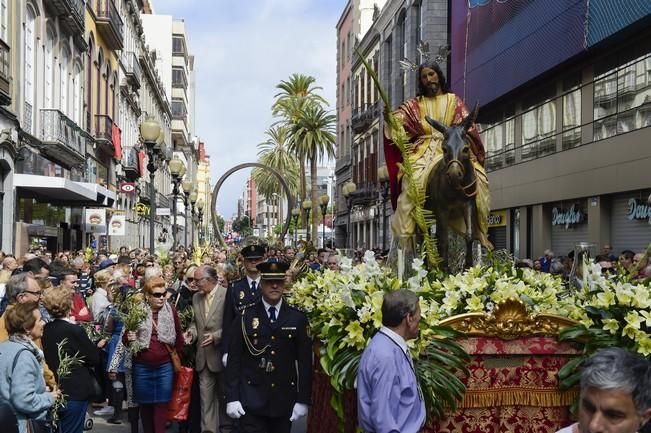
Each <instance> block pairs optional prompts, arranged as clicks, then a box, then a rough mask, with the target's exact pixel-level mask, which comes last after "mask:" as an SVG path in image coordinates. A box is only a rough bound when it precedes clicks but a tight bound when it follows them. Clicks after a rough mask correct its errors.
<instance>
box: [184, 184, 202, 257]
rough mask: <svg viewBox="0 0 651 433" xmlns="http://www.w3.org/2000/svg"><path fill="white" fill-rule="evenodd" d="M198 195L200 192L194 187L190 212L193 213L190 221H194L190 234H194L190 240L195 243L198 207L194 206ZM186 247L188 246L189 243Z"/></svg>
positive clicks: (191, 194)
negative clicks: (195, 220) (195, 217)
mask: <svg viewBox="0 0 651 433" xmlns="http://www.w3.org/2000/svg"><path fill="white" fill-rule="evenodd" d="M198 196H199V193H198V192H197V190H196V189H193V190H192V192H191V193H190V212H191V213H192V218H190V222H191V223H192V230H190V236H192V239H190V241H191V242H192V243H193V244H194V216H195V214H196V209H195V208H194V205H195V203H196V202H197V197H198ZM193 246H194V245H193ZM185 247H186V248H187V245H186V246H185Z"/></svg>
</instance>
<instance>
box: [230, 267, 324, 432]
mask: <svg viewBox="0 0 651 433" xmlns="http://www.w3.org/2000/svg"><path fill="white" fill-rule="evenodd" d="M288 268H289V265H288V264H287V263H284V262H264V263H261V264H259V265H258V269H259V270H260V272H261V277H262V290H261V291H262V298H261V299H260V300H259V301H258V302H256V303H255V305H253V306H251V307H249V308H247V309H246V310H245V311H244V314H242V315H241V317H240V319H239V320H237V322H239V323H237V326H233V328H232V334H231V342H230V348H229V358H228V365H227V367H226V401H227V402H228V403H227V405H226V412H227V414H228V416H230V417H231V418H238V419H240V431H241V432H242V433H253V432H255V433H258V432H266V433H289V432H290V430H291V423H292V421H295V420H297V419H299V418H301V417H303V416H305V415H307V410H308V405H309V404H310V396H311V384H312V352H311V348H312V340H311V339H310V337H309V336H308V333H307V328H308V321H307V317H306V316H305V314H304V313H303V312H301V311H299V310H297V309H295V308H293V307H292V306H290V305H287V302H286V301H284V300H283V297H282V295H283V292H284V290H285V273H286V272H287V269H288Z"/></svg>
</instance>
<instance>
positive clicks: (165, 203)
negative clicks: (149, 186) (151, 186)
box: [156, 191, 170, 209]
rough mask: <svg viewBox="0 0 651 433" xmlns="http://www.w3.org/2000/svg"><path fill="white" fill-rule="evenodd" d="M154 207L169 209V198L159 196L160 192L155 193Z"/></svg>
mask: <svg viewBox="0 0 651 433" xmlns="http://www.w3.org/2000/svg"><path fill="white" fill-rule="evenodd" d="M156 207H157V208H159V209H162V208H169V207H170V199H169V197H167V196H165V195H163V194H161V193H160V192H158V191H157V192H156Z"/></svg>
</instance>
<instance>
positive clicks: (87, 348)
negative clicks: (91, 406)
mask: <svg viewBox="0 0 651 433" xmlns="http://www.w3.org/2000/svg"><path fill="white" fill-rule="evenodd" d="M64 338H67V339H68V341H67V342H66V344H65V345H64V346H63V347H64V350H65V352H66V353H67V354H68V355H69V356H73V355H74V354H75V353H76V352H79V356H80V357H83V361H82V363H81V364H80V365H76V366H74V367H73V368H72V372H71V373H70V376H68V377H66V378H64V379H63V380H61V391H62V392H63V393H64V394H66V395H67V399H68V400H81V401H84V400H88V399H89V398H90V397H91V396H92V395H93V391H94V387H93V382H92V380H93V379H92V377H91V373H90V370H89V368H94V367H96V366H98V365H99V363H100V357H99V349H98V348H97V346H95V345H94V344H93V343H92V342H91V341H90V340H89V339H88V336H87V335H86V331H84V329H83V328H82V327H81V326H79V325H73V324H72V323H69V322H66V321H65V320H53V321H52V322H50V323H48V324H46V325H45V328H44V329H43V338H42V339H41V341H42V342H43V353H44V355H45V362H47V365H48V367H50V369H51V370H52V371H53V372H54V375H55V376H56V377H57V379H58V376H57V370H58V368H59V355H58V353H57V344H58V343H59V342H61V341H63V339H64Z"/></svg>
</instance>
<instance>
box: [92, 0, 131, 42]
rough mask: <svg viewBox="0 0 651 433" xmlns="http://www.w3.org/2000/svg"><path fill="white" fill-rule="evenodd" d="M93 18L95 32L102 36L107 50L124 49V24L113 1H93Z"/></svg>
mask: <svg viewBox="0 0 651 433" xmlns="http://www.w3.org/2000/svg"><path fill="white" fill-rule="evenodd" d="M95 16H96V17H97V30H98V31H99V32H100V33H101V34H102V36H103V38H104V41H105V42H106V44H107V45H108V48H110V49H113V50H121V49H122V48H123V47H124V36H123V31H122V28H123V26H124V23H123V22H122V18H120V14H119V13H118V10H117V8H116V7H115V3H113V0H95Z"/></svg>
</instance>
